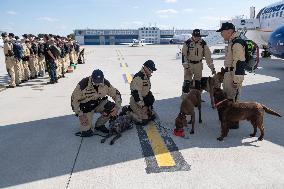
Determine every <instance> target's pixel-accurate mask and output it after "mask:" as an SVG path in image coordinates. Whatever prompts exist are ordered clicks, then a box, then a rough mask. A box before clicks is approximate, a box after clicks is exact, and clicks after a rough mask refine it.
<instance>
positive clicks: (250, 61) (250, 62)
mask: <svg viewBox="0 0 284 189" xmlns="http://www.w3.org/2000/svg"><path fill="white" fill-rule="evenodd" d="M232 43H233V44H232V48H233V45H234V44H236V43H239V44H241V45H242V46H243V47H244V48H245V59H246V60H245V62H246V65H245V70H246V71H249V72H252V71H254V70H255V69H256V68H257V63H258V62H257V61H256V58H255V57H254V56H253V54H254V53H256V48H258V47H257V45H256V43H255V42H253V41H252V40H244V39H242V38H239V37H237V38H235V39H233V40H232Z"/></svg>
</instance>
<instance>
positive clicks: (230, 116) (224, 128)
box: [214, 89, 281, 141]
mask: <svg viewBox="0 0 284 189" xmlns="http://www.w3.org/2000/svg"><path fill="white" fill-rule="evenodd" d="M220 97H221V98H220ZM224 97H226V95H225V93H224V92H223V90H222V89H214V99H215V100H216V99H218V100H216V103H217V104H216V108H217V110H218V113H219V116H220V121H221V136H220V137H219V138H217V140H219V141H222V140H223V138H224V137H226V136H227V135H228V133H229V127H230V124H232V123H233V122H238V121H240V120H247V121H250V122H251V124H252V126H253V129H254V130H253V133H252V134H250V136H251V137H255V135H256V132H257V128H258V129H259V130H260V133H261V134H260V136H259V138H258V140H263V137H264V127H263V115H264V112H266V113H268V114H271V115H275V116H278V117H281V115H279V114H278V113H277V112H275V111H273V110H271V109H269V108H267V107H266V106H265V105H263V104H260V103H257V102H232V101H230V100H228V99H226V98H225V99H224Z"/></svg>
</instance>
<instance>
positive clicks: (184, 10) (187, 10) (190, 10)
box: [182, 8, 193, 12]
mask: <svg viewBox="0 0 284 189" xmlns="http://www.w3.org/2000/svg"><path fill="white" fill-rule="evenodd" d="M182 11H183V12H193V9H191V8H187V9H183V10H182Z"/></svg>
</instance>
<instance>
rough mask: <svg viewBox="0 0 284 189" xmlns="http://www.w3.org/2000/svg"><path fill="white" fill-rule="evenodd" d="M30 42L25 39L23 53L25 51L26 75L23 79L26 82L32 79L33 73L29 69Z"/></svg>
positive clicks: (24, 64) (24, 74)
mask: <svg viewBox="0 0 284 189" xmlns="http://www.w3.org/2000/svg"><path fill="white" fill-rule="evenodd" d="M29 42H30V40H29V39H27V38H26V39H23V43H22V45H23V51H24V56H23V66H24V73H23V79H24V80H25V81H28V80H29V79H30V77H31V71H30V68H29V60H30V49H29V48H28V45H27V44H28V43H29Z"/></svg>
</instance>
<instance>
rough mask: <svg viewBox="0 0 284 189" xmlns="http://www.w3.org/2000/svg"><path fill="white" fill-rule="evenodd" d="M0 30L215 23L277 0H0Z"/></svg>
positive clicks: (63, 30) (54, 30) (20, 31)
mask: <svg viewBox="0 0 284 189" xmlns="http://www.w3.org/2000/svg"><path fill="white" fill-rule="evenodd" d="M0 1H1V4H0V30H4V31H9V32H14V33H16V34H23V33H33V34H37V33H55V34H60V35H66V34H69V33H71V32H72V31H73V30H74V29H78V28H80V29H84V28H92V29H119V28H131V29H136V28H138V27H141V26H149V25H150V24H151V26H154V25H155V24H156V26H158V27H160V28H161V29H169V28H173V27H175V28H178V29H194V28H202V29H216V28H217V27H218V26H219V23H220V19H230V18H232V17H234V16H237V15H246V16H249V7H250V6H255V7H256V10H257V11H258V10H260V9H261V8H263V7H265V6H267V5H269V4H271V3H275V2H278V1H279V0H238V1H236V0H234V1H228V0H216V1H209V0H202V1H201V0H199V1H192V0H80V1H79V0H0Z"/></svg>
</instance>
